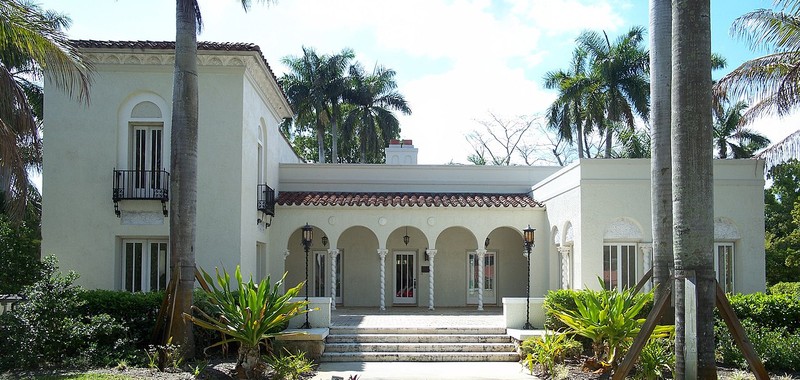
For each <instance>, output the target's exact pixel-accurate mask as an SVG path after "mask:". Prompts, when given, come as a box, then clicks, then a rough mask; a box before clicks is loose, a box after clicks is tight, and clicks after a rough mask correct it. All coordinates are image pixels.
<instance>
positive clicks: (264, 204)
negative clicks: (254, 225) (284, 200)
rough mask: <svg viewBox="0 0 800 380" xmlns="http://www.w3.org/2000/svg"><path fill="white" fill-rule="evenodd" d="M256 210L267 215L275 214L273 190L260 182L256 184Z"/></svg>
mask: <svg viewBox="0 0 800 380" xmlns="http://www.w3.org/2000/svg"><path fill="white" fill-rule="evenodd" d="M257 190H258V191H257V193H258V204H257V206H256V207H257V208H258V211H261V212H263V213H264V214H267V215H269V216H275V190H274V189H272V188H271V187H269V186H267V184H265V183H262V184H259V185H258V189H257Z"/></svg>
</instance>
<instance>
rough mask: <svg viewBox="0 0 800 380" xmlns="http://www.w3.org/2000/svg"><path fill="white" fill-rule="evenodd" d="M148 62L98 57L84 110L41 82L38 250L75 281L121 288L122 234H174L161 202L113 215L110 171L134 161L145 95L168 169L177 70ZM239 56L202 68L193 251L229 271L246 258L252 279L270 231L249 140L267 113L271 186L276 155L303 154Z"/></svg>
mask: <svg viewBox="0 0 800 380" xmlns="http://www.w3.org/2000/svg"><path fill="white" fill-rule="evenodd" d="M137 54H143V55H146V54H144V53H141V52H137ZM156 54H163V52H156ZM201 54H203V53H201ZM245 54H246V55H247V54H252V53H245ZM99 56H100V57H102V54H100V55H99ZM145 61H146V60H139V61H136V62H135V63H132V64H119V62H118V60H117V61H114V60H111V61H109V62H114V63H113V64H105V63H102V64H97V66H96V69H97V74H96V76H95V81H94V84H93V86H92V89H91V103H90V105H89V106H88V107H87V106H85V105H81V104H78V103H77V102H74V101H71V100H70V99H68V98H67V97H66V96H65V95H64V94H62V93H61V92H59V91H54V90H51V89H50V86H48V85H47V83H46V84H45V85H46V87H45V89H46V91H45V119H46V120H47V122H46V126H45V129H46V130H47V133H46V134H47V138H46V139H45V146H44V168H43V222H42V224H43V226H42V230H43V232H42V233H43V242H42V252H43V254H45V255H47V254H56V255H57V256H58V257H59V260H60V263H61V268H62V269H63V270H76V271H78V272H79V273H81V274H82V277H81V280H79V282H80V283H81V284H82V285H84V286H86V287H89V288H109V289H117V288H120V287H121V281H122V280H121V279H122V263H121V256H122V239H124V238H160V239H167V236H168V234H169V227H168V223H169V218H168V217H166V218H165V217H163V216H162V215H161V204H160V202H158V201H131V200H125V201H121V202H120V209H121V210H122V216H123V217H122V218H117V217H116V216H115V214H114V207H113V203H112V200H111V188H112V177H113V172H112V171H113V169H115V168H117V169H128V168H129V167H130V165H129V163H128V162H127V161H128V160H127V157H128V155H129V153H128V150H129V148H128V145H129V142H127V134H128V133H129V132H128V128H129V127H128V120H129V112H130V108H131V107H132V105H131V104H134V103H136V102H138V101H139V100H142V99H145V100H148V101H152V102H154V103H155V104H156V105H158V106H160V108H161V110H160V111H161V114H162V119H163V120H162V121H163V123H164V129H165V135H164V141H163V144H164V149H163V156H164V168H165V169H166V170H168V171H169V155H170V152H169V136H168V134H169V129H170V127H171V126H170V118H171V112H172V111H171V108H170V105H171V98H172V72H173V67H172V65H171V64H168V63H161V64H150V63H148V64H143V63H142V62H145ZM204 61H206V60H204ZM104 62H105V61H104ZM239 63H240V64H239V65H232V66H221V65H219V64H212V65H203V64H201V65H200V66H199V71H200V77H199V94H200V99H199V143H198V199H197V201H198V202H197V203H198V208H197V244H196V250H195V255H196V259H197V264H198V266H200V267H203V268H205V269H207V270H209V271H212V270H213V268H214V267H216V266H225V267H226V268H228V269H229V270H231V271H232V270H233V268H234V267H235V266H236V265H237V264H239V263H242V264H243V269H244V273H245V276H246V275H248V274H250V273H252V274H255V262H256V259H255V250H256V249H255V246H256V242H257V241H261V242H264V241H266V240H268V236H267V234H268V230H267V229H265V228H264V227H263V226H262V227H261V228H259V227H258V226H257V225H256V200H255V196H256V194H255V193H256V186H255V183H256V182H255V174H256V173H255V172H256V170H255V164H256V160H255V156H256V152H255V151H254V150H252V149H247V150H243V146H248V147H250V145H251V144H250V143H249V142H252V143H253V144H254V143H255V140H256V136H254V133H256V132H257V129H255V128H256V127H257V125H258V124H257V123H258V121H259V120H260V119H263V120H264V121H265V124H266V126H267V130H268V132H267V142H266V143H267V144H268V146H266V147H265V148H266V149H265V150H266V154H267V157H266V158H267V162H268V165H270V167H268V168H267V176H268V177H267V178H271V179H272V184H273V186H277V176H278V170H277V167H278V161H277V160H276V159H275V158H276V157H277V158H278V159H282V160H287V161H289V162H297V161H298V158H297V156H296V155H294V154H293V153H291V148H289V147H288V144H287V143H286V141H285V140H284V139H283V138H282V137H280V134H279V132H278V129H277V126H278V123H279V120H280V117H281V116H285V115H282V114H281V113H276V112H274V111H272V109H271V106H268V105H267V104H266V101H265V99H264V95H263V92H264V91H266V90H265V89H263V88H260V87H259V86H257V85H255V84H254V83H253V82H251V81H249V80H246V79H245V77H246V76H247V75H246V74H245V72H246V67H245V66H243V65H241V61H239ZM254 120H255V122H254ZM132 212H134V213H136V214H135V215H134V214H132ZM132 215H133V216H132ZM137 215H138V216H137ZM129 223H137V224H139V225H133V224H129ZM142 223H144V225H142Z"/></svg>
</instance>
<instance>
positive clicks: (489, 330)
mask: <svg viewBox="0 0 800 380" xmlns="http://www.w3.org/2000/svg"><path fill="white" fill-rule="evenodd" d="M330 334H331V335H339V334H473V335H492V334H498V335H503V334H506V328H505V327H492V326H488V327H331V329H330Z"/></svg>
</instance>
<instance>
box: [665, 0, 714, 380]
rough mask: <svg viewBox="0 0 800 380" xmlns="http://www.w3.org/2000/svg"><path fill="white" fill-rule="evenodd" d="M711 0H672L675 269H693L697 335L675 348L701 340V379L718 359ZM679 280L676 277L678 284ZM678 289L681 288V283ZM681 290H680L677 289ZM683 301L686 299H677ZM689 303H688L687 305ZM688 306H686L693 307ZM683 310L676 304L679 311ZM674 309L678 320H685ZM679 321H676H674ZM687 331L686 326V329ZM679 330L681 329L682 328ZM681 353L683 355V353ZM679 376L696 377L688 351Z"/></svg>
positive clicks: (678, 366)
mask: <svg viewBox="0 0 800 380" xmlns="http://www.w3.org/2000/svg"><path fill="white" fill-rule="evenodd" d="M710 11H711V4H710V0H673V2H672V68H673V70H672V154H673V156H672V167H673V170H674V174H673V184H672V192H673V218H674V220H673V222H674V236H673V239H674V250H675V251H674V254H675V271H676V274H678V275H680V274H682V273H684V272H685V271H694V273H695V276H696V277H697V284H696V297H697V305H696V310H697V314H696V320H697V326H695V328H696V331H697V336H691V337H686V339H685V340H684V341H683V342H681V341H680V340H679V339H676V347H675V349H676V351H678V350H684V349H685V344H689V343H692V342H696V343H697V363H696V365H697V367H696V375H697V378H698V379H716V378H717V371H716V363H715V362H714V314H713V312H714V303H715V302H714V301H715V299H714V294H715V292H714V277H715V276H714V268H713V265H714V260H713V255H712V253H713V249H714V211H713V208H714V207H713V205H714V193H713V162H712V155H713V151H712V149H710V147H711V146H712V118H711V19H710V18H711V17H710ZM678 285H681V284H679V281H676V287H677V286H678ZM678 290H679V291H680V289H678ZM678 294H680V292H678ZM676 302H677V303H678V304H682V303H683V301H682V300H676ZM687 309H688V308H687ZM689 311H690V310H686V312H689ZM678 312H679V310H676V314H677V313H678ZM683 318H684V316H680V317H679V316H678V315H676V323H680V322H681V321H685V319H689V318H685V319H683ZM676 327H677V326H676ZM684 331H685V330H684ZM678 334H680V333H678ZM679 359H680V357H679ZM684 359H686V360H683V361H681V362H676V379H684V378H687V377H692V376H691V375H692V373H693V372H695V371H694V368H693V367H694V365H693V364H692V363H689V362H688V357H686V358H684Z"/></svg>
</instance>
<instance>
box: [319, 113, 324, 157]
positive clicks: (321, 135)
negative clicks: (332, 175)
mask: <svg viewBox="0 0 800 380" xmlns="http://www.w3.org/2000/svg"><path fill="white" fill-rule="evenodd" d="M319 112H320V111H319V110H317V153H318V157H319V160H318V162H319V163H320V164H324V163H325V125H324V124H322V121H321V120H320V119H319Z"/></svg>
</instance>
